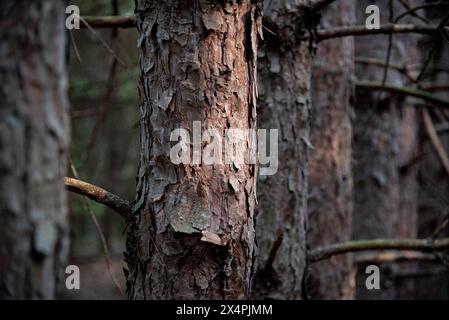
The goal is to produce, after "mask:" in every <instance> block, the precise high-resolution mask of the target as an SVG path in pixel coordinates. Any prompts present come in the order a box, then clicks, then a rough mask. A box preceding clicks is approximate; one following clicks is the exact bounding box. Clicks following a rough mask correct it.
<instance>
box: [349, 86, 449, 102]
mask: <svg viewBox="0 0 449 320" xmlns="http://www.w3.org/2000/svg"><path fill="white" fill-rule="evenodd" d="M356 87H358V88H366V89H373V90H383V91H390V92H397V93H402V94H405V95H409V96H412V97H416V98H420V99H423V100H425V101H428V102H432V103H435V104H437V105H439V106H441V107H445V108H449V100H448V99H444V98H441V97H438V96H436V95H433V94H431V93H430V92H427V91H424V90H419V89H415V88H410V87H402V86H395V85H391V84H385V85H382V83H380V82H372V81H357V82H356Z"/></svg>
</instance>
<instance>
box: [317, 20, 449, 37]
mask: <svg viewBox="0 0 449 320" xmlns="http://www.w3.org/2000/svg"><path fill="white" fill-rule="evenodd" d="M444 30H446V31H447V30H449V27H444ZM440 31H441V29H439V28H438V26H434V25H414V24H390V23H389V24H384V25H381V26H380V28H379V29H367V28H366V26H364V25H361V26H360V25H359V26H344V27H336V28H329V29H321V30H318V31H317V38H318V41H321V40H326V39H333V38H341V37H347V36H364V35H378V34H392V33H418V34H434V33H437V32H440Z"/></svg>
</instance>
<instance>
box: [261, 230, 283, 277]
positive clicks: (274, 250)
mask: <svg viewBox="0 0 449 320" xmlns="http://www.w3.org/2000/svg"><path fill="white" fill-rule="evenodd" d="M283 239H284V236H283V234H282V233H279V235H278V237H277V238H276V240H275V241H274V243H273V246H272V247H271V250H270V255H269V256H268V259H267V262H266V263H265V270H269V269H271V267H272V266H273V262H274V259H275V258H276V254H277V252H278V250H279V248H280V247H281V244H282V240H283Z"/></svg>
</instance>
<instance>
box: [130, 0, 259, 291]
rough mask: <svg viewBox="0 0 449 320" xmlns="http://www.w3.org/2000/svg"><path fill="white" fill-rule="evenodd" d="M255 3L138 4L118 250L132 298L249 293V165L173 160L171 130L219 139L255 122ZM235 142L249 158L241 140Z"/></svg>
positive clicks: (251, 167)
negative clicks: (134, 131) (136, 124)
mask: <svg viewBox="0 0 449 320" xmlns="http://www.w3.org/2000/svg"><path fill="white" fill-rule="evenodd" d="M259 5H260V3H259V2H257V1H250V0H244V1H231V2H226V3H225V2H217V1H207V0H204V1H195V2H191V1H179V0H168V1H149V0H146V1H145V0H140V1H137V24H138V29H139V32H140V37H139V40H138V46H139V48H140V49H141V53H140V59H139V65H140V70H141V77H140V86H139V90H140V96H141V113H142V117H141V158H140V165H139V171H138V184H137V199H136V202H135V220H134V221H132V222H131V225H130V229H129V233H128V241H127V252H126V254H125V259H126V261H127V263H128V269H129V270H128V271H127V272H126V276H127V290H128V295H129V298H131V299H171V298H182V299H200V298H203V299H204V298H208V299H243V298H248V296H249V290H250V283H251V275H252V265H253V256H254V250H255V239H254V238H255V233H254V221H253V220H254V207H255V203H256V200H255V175H256V166H255V165H253V164H249V163H248V161H245V164H239V163H236V162H234V163H232V164H221V165H220V164H213V165H204V164H201V165H199V164H195V163H193V164H192V163H191V164H180V165H175V164H173V163H172V162H171V160H170V148H171V145H172V144H173V143H171V142H170V133H171V131H172V130H175V129H177V128H184V129H188V131H189V132H190V133H192V122H193V121H201V130H202V131H204V130H205V129H208V128H212V129H217V130H218V131H219V132H220V134H221V135H222V137H223V135H224V134H225V130H226V129H229V128H240V129H253V128H255V123H256V101H255V99H256V94H257V92H256V82H255V81H256V70H255V66H256V54H257V47H256V37H257V34H258V33H259V32H260V30H259V29H260V27H261V24H260V18H261V8H260V7H259ZM241 139H242V140H241V142H242V145H243V146H244V150H243V152H242V154H245V159H246V160H248V159H247V156H246V154H247V151H248V146H249V137H248V136H247V135H244V136H242V137H241ZM223 140H225V139H223ZM205 144H206V141H203V145H205ZM194 151H195V150H194ZM194 153H195V152H193V154H194ZM220 153H221V150H220ZM203 157H204V154H203ZM191 158H192V157H191ZM202 237H203V238H202Z"/></svg>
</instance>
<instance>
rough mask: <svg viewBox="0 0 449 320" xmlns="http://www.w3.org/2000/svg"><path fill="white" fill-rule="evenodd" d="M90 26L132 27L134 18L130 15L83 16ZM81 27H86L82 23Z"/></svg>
mask: <svg viewBox="0 0 449 320" xmlns="http://www.w3.org/2000/svg"><path fill="white" fill-rule="evenodd" d="M83 18H84V20H85V21H86V22H87V23H88V24H89V25H90V26H91V27H92V28H99V29H101V28H133V27H135V26H136V18H135V17H132V16H83ZM81 28H87V26H86V25H84V24H82V25H81Z"/></svg>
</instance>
